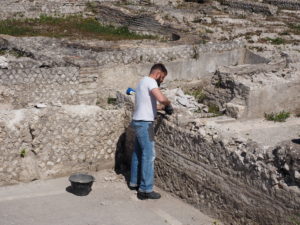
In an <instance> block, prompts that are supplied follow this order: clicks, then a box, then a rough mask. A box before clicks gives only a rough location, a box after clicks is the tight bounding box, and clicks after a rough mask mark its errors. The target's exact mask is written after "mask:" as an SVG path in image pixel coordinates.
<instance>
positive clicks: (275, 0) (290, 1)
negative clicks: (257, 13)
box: [263, 0, 300, 10]
mask: <svg viewBox="0 0 300 225" xmlns="http://www.w3.org/2000/svg"><path fill="white" fill-rule="evenodd" d="M263 2H265V3H268V4H272V5H276V6H278V7H279V8H283V9H290V10H300V2H299V1H297V0H264V1H263Z"/></svg>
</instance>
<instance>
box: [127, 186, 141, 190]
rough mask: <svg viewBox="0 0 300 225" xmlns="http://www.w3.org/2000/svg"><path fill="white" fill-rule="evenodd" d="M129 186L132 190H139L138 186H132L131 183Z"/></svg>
mask: <svg viewBox="0 0 300 225" xmlns="http://www.w3.org/2000/svg"><path fill="white" fill-rule="evenodd" d="M128 188H129V189H130V190H132V191H137V190H138V189H139V187H138V186H136V187H132V186H129V185H128Z"/></svg>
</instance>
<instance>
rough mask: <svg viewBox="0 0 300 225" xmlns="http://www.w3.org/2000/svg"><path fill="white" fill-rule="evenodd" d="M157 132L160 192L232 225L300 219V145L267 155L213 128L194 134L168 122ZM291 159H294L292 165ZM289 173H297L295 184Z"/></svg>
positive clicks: (255, 145) (293, 176)
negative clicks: (175, 197) (176, 197)
mask: <svg viewBox="0 0 300 225" xmlns="http://www.w3.org/2000/svg"><path fill="white" fill-rule="evenodd" d="M156 129H157V134H156V142H157V144H156V151H157V161H156V169H157V178H156V183H157V184H158V185H159V186H160V187H162V188H164V189H165V190H167V191H169V192H171V193H174V194H175V195H177V196H179V197H181V198H182V199H184V200H185V201H187V202H188V203H191V204H193V205H194V206H196V207H198V208H199V209H201V210H202V211H205V212H206V213H209V214H211V215H214V216H216V217H218V218H220V219H221V221H224V222H225V223H226V224H239V225H241V224H244V225H246V224H247V225H250V224H253V225H254V224H260V225H269V224H274V225H277V224H278V225H279V224H289V222H290V221H291V220H292V219H293V218H295V217H297V216H299V215H298V214H297V213H299V210H300V207H299V206H300V194H299V187H300V180H299V169H300V164H299V162H300V161H299V153H297V152H299V144H293V143H291V144H287V145H283V144H282V145H281V147H277V148H274V149H268V150H264V149H262V147H261V146H258V145H257V144H256V143H254V142H249V141H246V140H243V139H238V138H232V139H225V138H223V137H222V136H221V134H219V133H218V132H216V131H215V130H213V129H208V128H205V127H202V128H200V129H199V130H197V131H196V132H192V131H189V130H187V129H183V128H180V127H178V126H177V125H176V123H173V122H170V121H167V120H166V119H163V120H160V121H158V124H157V127H156ZM291 154H292V155H293V154H294V155H293V156H290V157H292V158H293V159H294V160H288V158H289V157H287V155H291ZM292 161H293V162H292ZM284 167H286V168H290V170H291V171H290V172H287V170H286V169H284ZM284 171H286V172H284ZM283 174H291V176H292V178H291V179H290V180H293V181H294V182H292V183H290V182H289V181H288V179H286V178H285V175H283ZM295 174H296V177H295ZM288 185H292V186H290V187H289V186H288ZM293 187H294V188H295V190H294V191H293V190H292V189H293Z"/></svg>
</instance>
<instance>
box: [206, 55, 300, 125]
mask: <svg viewBox="0 0 300 225" xmlns="http://www.w3.org/2000/svg"><path fill="white" fill-rule="evenodd" d="M299 88H300V80H299V72H298V70H297V69H295V68H292V67H287V61H286V60H285V59H283V60H281V61H278V62H272V63H268V64H264V63H262V64H257V65H238V66H232V67H231V66H229V67H221V68H219V70H218V71H217V72H216V73H215V75H214V76H213V77H212V79H211V85H208V86H207V87H205V88H204V92H205V95H206V100H205V102H206V103H212V104H214V105H218V106H219V108H220V109H226V114H227V115H229V116H231V117H234V118H242V119H245V118H247V119H249V118H262V117H263V116H264V113H271V112H274V113H277V112H280V111H288V112H290V113H296V112H297V110H298V109H299V104H300V95H299V91H298V90H299Z"/></svg>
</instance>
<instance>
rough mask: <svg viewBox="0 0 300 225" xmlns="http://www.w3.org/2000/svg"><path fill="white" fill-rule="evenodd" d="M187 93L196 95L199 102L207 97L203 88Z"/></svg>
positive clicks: (187, 92)
mask: <svg viewBox="0 0 300 225" xmlns="http://www.w3.org/2000/svg"><path fill="white" fill-rule="evenodd" d="M185 94H187V95H191V96H194V98H195V99H196V101H197V102H198V103H202V102H203V101H204V99H205V98H206V96H205V94H204V93H203V91H202V89H195V90H189V91H186V92H185Z"/></svg>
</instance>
